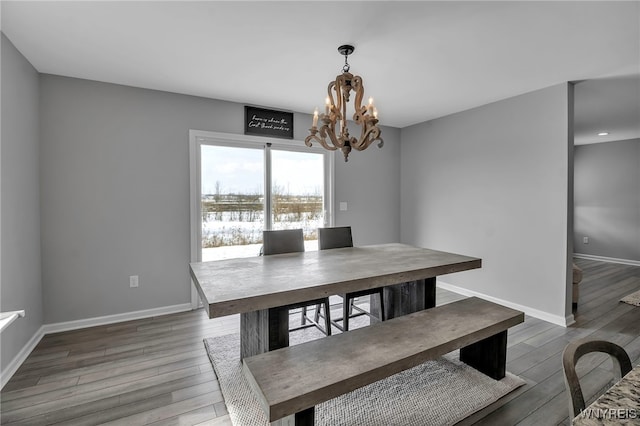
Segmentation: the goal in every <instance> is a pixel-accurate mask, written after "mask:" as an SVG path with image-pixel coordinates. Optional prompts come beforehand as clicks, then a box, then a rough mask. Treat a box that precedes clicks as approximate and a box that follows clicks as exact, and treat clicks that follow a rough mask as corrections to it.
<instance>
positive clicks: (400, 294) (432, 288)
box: [371, 277, 436, 319]
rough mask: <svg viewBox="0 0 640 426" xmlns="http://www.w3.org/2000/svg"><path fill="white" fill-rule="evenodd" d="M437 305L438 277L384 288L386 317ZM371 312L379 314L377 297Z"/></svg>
mask: <svg viewBox="0 0 640 426" xmlns="http://www.w3.org/2000/svg"><path fill="white" fill-rule="evenodd" d="M434 306H436V279H435V277H433V278H425V279H422V280H417V281H410V282H407V283H401V284H395V285H391V286H387V287H385V288H384V310H385V316H386V319H391V318H395V317H399V316H402V315H407V314H410V313H412V312H417V311H421V310H423V309H429V308H433V307H434ZM371 312H372V313H373V314H374V315H378V313H379V312H380V307H379V305H378V301H377V298H372V300H371Z"/></svg>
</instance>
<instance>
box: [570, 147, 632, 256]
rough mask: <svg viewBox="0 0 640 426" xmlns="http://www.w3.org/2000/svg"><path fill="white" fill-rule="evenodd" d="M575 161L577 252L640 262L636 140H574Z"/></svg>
mask: <svg viewBox="0 0 640 426" xmlns="http://www.w3.org/2000/svg"><path fill="white" fill-rule="evenodd" d="M574 165H575V182H574V185H575V193H574V197H575V198H574V203H575V208H574V214H575V219H574V226H575V228H574V243H573V244H574V248H575V251H576V253H580V254H588V255H594V256H603V257H611V258H616V259H625V260H634V261H640V139H632V140H626V141H618V142H607V143H597V144H590V145H578V146H576V147H575V152H574ZM584 237H588V239H589V243H588V244H584V242H583V238H584Z"/></svg>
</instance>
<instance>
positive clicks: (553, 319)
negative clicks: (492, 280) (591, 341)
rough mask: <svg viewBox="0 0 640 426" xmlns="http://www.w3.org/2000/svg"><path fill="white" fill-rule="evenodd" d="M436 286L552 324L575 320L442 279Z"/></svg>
mask: <svg viewBox="0 0 640 426" xmlns="http://www.w3.org/2000/svg"><path fill="white" fill-rule="evenodd" d="M436 286H438V287H440V288H442V289H445V290H449V291H453V292H454V293H458V294H462V295H464V296H476V297H479V298H481V299H485V300H488V301H490V302H495V303H498V304H500V305H504V306H507V307H509V308H511V309H517V310H518V311H522V312H524V313H525V314H527V315H529V316H532V317H534V318H538V319H541V320H543V321H547V322H550V323H552V324H556V325H560V326H562V327H568V326H570V325H571V324H573V323H574V322H575V320H574V318H573V314H571V315H568V316H567V317H561V316H559V315H553V314H550V313H548V312H544V311H540V310H538V309H534V308H530V307H528V306H524V305H520V304H518V303H513V302H509V301H508V300H502V299H498V298H497V297H492V296H487V295H486V294H482V293H478V292H477V291H473V290H468V289H466V288H462V287H458V286H455V285H452V284H448V283H445V282H442V281H437V282H436Z"/></svg>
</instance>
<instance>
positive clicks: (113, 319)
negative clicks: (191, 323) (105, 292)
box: [0, 303, 191, 389]
mask: <svg viewBox="0 0 640 426" xmlns="http://www.w3.org/2000/svg"><path fill="white" fill-rule="evenodd" d="M190 310H191V303H183V304H181V305H173V306H164V307H161V308H153V309H146V310H143V311H134V312H126V313H122V314H115V315H106V316H102V317H95V318H87V319H82V320H76V321H66V322H59V323H54V324H45V325H43V326H42V327H40V329H39V330H38V331H37V332H36V333H35V334H34V335H33V337H32V338H31V339H30V340H29V342H27V344H26V345H24V347H23V348H22V350H21V351H20V352H19V353H18V354H17V355H16V356H15V357H14V358H13V360H11V362H10V363H9V365H8V366H7V368H6V369H5V371H2V374H1V376H2V377H1V379H0V382H1V383H0V389H2V388H3V387H4V385H5V384H6V383H7V382H8V381H9V379H10V378H11V377H12V376H13V375H14V374H15V372H16V371H17V370H18V368H20V366H21V365H22V363H23V362H24V361H25V360H26V359H27V357H28V356H29V354H30V353H31V351H33V349H34V348H35V347H36V345H37V344H38V343H39V342H40V340H41V339H42V338H43V337H44V336H45V335H47V334H51V333H59V332H61V331H70V330H78V329H81V328H88V327H95V326H98V325H108V324H116V323H119V322H124V321H131V320H137V319H143V318H150V317H155V316H159V315H168V314H175V313H178V312H186V311H190Z"/></svg>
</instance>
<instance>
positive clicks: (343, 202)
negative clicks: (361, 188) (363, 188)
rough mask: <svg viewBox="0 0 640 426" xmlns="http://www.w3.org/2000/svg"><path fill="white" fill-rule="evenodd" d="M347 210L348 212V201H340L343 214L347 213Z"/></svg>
mask: <svg viewBox="0 0 640 426" xmlns="http://www.w3.org/2000/svg"><path fill="white" fill-rule="evenodd" d="M347 210H348V208H347V202H346V201H340V211H341V212H346V211H347Z"/></svg>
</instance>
